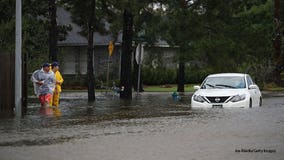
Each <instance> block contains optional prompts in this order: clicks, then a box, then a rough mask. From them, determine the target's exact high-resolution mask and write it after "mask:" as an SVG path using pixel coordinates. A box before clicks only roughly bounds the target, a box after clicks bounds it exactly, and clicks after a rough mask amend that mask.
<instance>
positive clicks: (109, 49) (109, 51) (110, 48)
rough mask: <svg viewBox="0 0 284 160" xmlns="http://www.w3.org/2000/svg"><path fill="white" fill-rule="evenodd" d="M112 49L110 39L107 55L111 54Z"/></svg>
mask: <svg viewBox="0 0 284 160" xmlns="http://www.w3.org/2000/svg"><path fill="white" fill-rule="evenodd" d="M113 49H114V45H113V42H112V41H110V42H109V44H108V55H109V56H111V55H112V52H113Z"/></svg>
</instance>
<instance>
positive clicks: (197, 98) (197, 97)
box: [193, 95, 205, 103]
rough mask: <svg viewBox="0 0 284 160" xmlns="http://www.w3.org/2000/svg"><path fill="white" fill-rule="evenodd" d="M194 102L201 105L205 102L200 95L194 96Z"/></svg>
mask: <svg viewBox="0 0 284 160" xmlns="http://www.w3.org/2000/svg"><path fill="white" fill-rule="evenodd" d="M193 100H194V101H197V102H201V103H203V102H205V100H204V98H203V97H202V96H200V95H193Z"/></svg>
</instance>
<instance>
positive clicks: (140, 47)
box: [135, 43, 144, 96]
mask: <svg viewBox="0 0 284 160" xmlns="http://www.w3.org/2000/svg"><path fill="white" fill-rule="evenodd" d="M143 57H144V45H142V44H141V43H139V44H138V45H137V48H136V55H135V60H136V62H137V64H138V82H137V96H138V94H139V92H140V91H139V90H140V74H141V64H142V62H143Z"/></svg>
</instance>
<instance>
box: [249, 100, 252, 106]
mask: <svg viewBox="0 0 284 160" xmlns="http://www.w3.org/2000/svg"><path fill="white" fill-rule="evenodd" d="M249 108H252V100H251V99H250V100H249Z"/></svg>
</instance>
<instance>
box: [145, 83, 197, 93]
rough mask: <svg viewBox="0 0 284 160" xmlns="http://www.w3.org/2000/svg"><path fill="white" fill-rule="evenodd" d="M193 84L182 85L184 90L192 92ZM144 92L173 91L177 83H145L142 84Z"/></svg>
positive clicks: (175, 89)
mask: <svg viewBox="0 0 284 160" xmlns="http://www.w3.org/2000/svg"><path fill="white" fill-rule="evenodd" d="M194 85H195V84H186V85H185V86H184V90H185V92H193V91H194V89H193V86H194ZM144 91H145V92H174V91H177V85H176V84H167V85H149V86H148V85H147V86H144Z"/></svg>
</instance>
